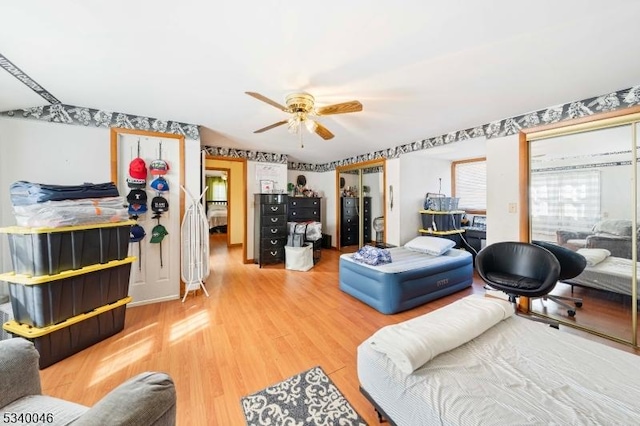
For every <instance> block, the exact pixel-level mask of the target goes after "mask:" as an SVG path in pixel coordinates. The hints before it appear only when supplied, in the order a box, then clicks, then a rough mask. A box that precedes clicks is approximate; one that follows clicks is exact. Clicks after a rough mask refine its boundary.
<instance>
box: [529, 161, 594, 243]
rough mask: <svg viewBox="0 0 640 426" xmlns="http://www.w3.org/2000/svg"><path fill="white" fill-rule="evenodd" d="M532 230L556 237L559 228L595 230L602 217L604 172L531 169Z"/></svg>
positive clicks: (535, 233) (535, 234) (538, 234)
mask: <svg viewBox="0 0 640 426" xmlns="http://www.w3.org/2000/svg"><path fill="white" fill-rule="evenodd" d="M530 182H531V194H530V197H531V201H530V204H531V216H532V217H533V218H535V220H533V221H532V229H531V232H532V234H533V235H534V236H540V237H543V236H551V237H554V238H555V232H556V230H557V229H559V228H562V229H568V230H575V231H583V230H586V229H591V228H592V227H593V225H594V224H595V223H596V222H597V221H598V220H599V218H600V172H599V171H598V170H558V171H550V172H535V171H533V170H532V172H531V181H530Z"/></svg>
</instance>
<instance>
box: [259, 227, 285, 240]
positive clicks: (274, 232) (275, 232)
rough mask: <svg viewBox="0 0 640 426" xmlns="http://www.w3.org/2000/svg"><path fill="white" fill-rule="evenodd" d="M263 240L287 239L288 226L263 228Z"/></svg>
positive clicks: (261, 234) (261, 232)
mask: <svg viewBox="0 0 640 426" xmlns="http://www.w3.org/2000/svg"><path fill="white" fill-rule="evenodd" d="M260 236H261V237H262V238H275V237H286V236H287V226H286V225H285V226H263V227H262V229H261V230H260Z"/></svg>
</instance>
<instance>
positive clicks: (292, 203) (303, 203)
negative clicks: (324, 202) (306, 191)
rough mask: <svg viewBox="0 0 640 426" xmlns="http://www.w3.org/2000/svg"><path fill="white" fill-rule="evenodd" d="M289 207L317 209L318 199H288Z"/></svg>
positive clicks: (318, 206) (318, 205)
mask: <svg viewBox="0 0 640 426" xmlns="http://www.w3.org/2000/svg"><path fill="white" fill-rule="evenodd" d="M289 207H292V208H294V209H297V208H300V207H315V208H317V209H319V208H320V199H319V198H308V197H289Z"/></svg>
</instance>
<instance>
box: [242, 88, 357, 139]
mask: <svg viewBox="0 0 640 426" xmlns="http://www.w3.org/2000/svg"><path fill="white" fill-rule="evenodd" d="M245 93H246V94H247V95H249V96H252V97H254V98H256V99H258V100H260V101H262V102H265V103H268V104H269V105H271V106H274V107H276V108H278V109H279V110H281V111H284V112H286V113H289V114H291V115H290V116H289V118H288V119H286V120H282V121H278V122H277V123H274V124H271V125H269V126H266V127H263V128H261V129H258V130H256V131H254V132H253V133H262V132H265V131H267V130H270V129H273V128H275V127H278V126H281V125H283V124H287V128H288V130H289V133H292V134H295V133H297V134H298V136H299V138H300V145H301V146H303V144H302V129H301V127H302V122H303V121H304V122H305V123H304V125H305V127H306V128H307V130H308V131H309V132H310V133H315V134H317V135H318V136H320V137H321V138H322V139H324V140H329V139H332V138H333V137H334V135H333V133H331V132H330V131H329V129H327V128H326V127H325V126H324V125H322V123H319V122H318V121H316V120H315V119H314V118H315V117H318V116H323V115H333V114H346V113H350V112H358V111H362V104H361V103H360V102H358V101H349V102H342V103H339V104H333V105H327V106H323V107H319V108H315V106H314V104H315V99H314V97H313V96H311V95H310V94H308V93H305V92H299V93H291V94H289V95H288V96H287V97H286V99H285V103H286V106H284V105H280V104H279V103H278V102H275V101H273V100H271V99H269V98H267V97H266V96H263V95H261V94H259V93H256V92H245Z"/></svg>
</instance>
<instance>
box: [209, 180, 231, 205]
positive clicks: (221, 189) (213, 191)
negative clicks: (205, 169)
mask: <svg viewBox="0 0 640 426" xmlns="http://www.w3.org/2000/svg"><path fill="white" fill-rule="evenodd" d="M206 185H207V201H226V200H227V180H226V179H225V178H224V177H222V176H207V178H206Z"/></svg>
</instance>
